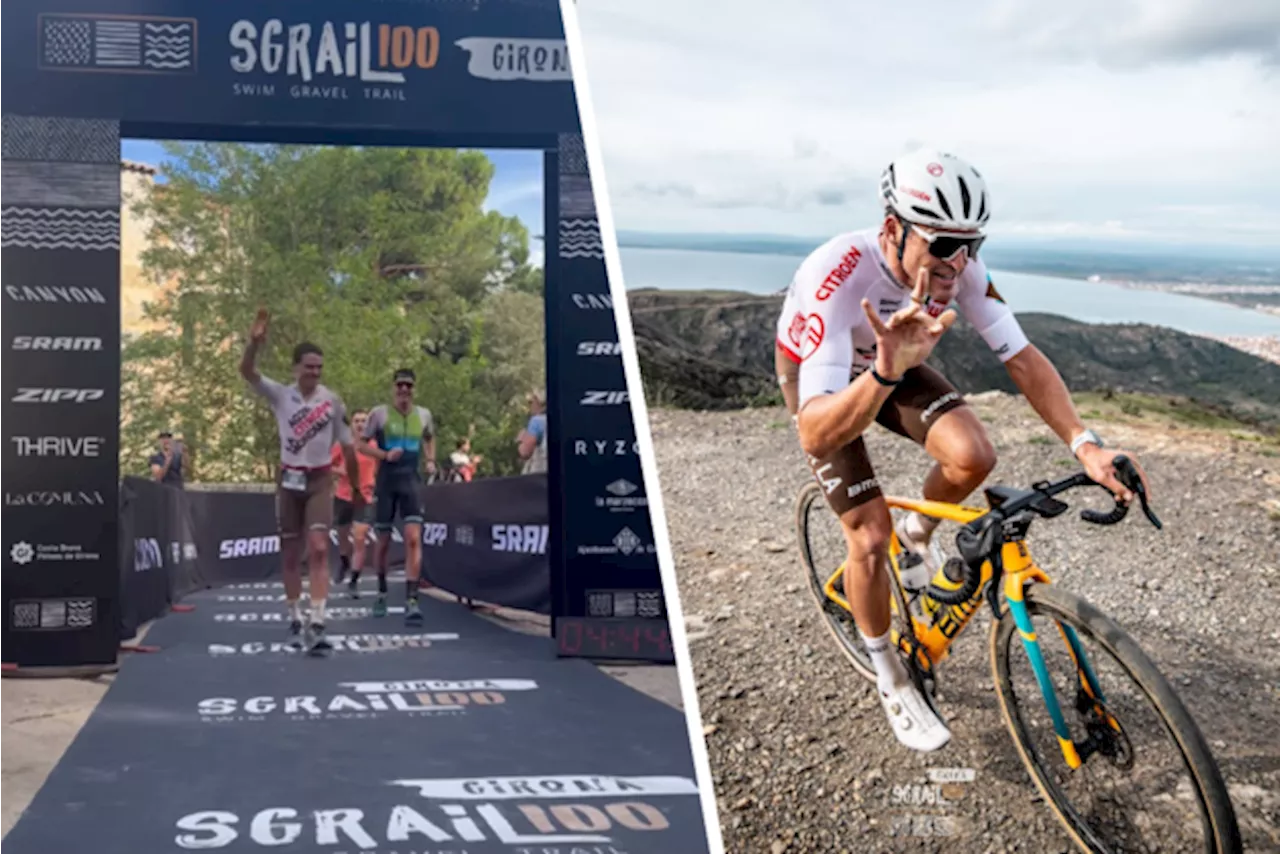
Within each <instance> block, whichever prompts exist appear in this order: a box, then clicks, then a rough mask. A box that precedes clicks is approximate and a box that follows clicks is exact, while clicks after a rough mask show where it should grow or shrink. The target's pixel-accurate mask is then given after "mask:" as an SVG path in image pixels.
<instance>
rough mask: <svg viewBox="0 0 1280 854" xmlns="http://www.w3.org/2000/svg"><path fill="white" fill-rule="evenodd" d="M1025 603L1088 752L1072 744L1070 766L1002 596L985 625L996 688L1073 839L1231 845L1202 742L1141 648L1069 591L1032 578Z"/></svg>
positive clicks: (1021, 747) (1148, 845) (1224, 806)
mask: <svg viewBox="0 0 1280 854" xmlns="http://www.w3.org/2000/svg"><path fill="white" fill-rule="evenodd" d="M1025 601H1026V606H1027V611H1028V614H1029V616H1030V617H1031V619H1032V624H1033V628H1034V631H1035V634H1036V637H1037V638H1038V640H1039V646H1040V650H1041V653H1042V654H1043V656H1044V658H1045V664H1046V666H1047V669H1048V673H1049V678H1050V679H1051V680H1052V683H1053V688H1054V691H1055V693H1056V694H1057V696H1058V702H1059V704H1060V705H1061V707H1062V712H1063V716H1064V717H1065V718H1066V721H1067V726H1068V729H1069V730H1070V733H1071V738H1072V740H1073V741H1074V742H1076V744H1077V745H1080V744H1082V743H1085V742H1087V743H1088V744H1089V745H1091V747H1092V748H1093V752H1091V753H1090V748H1085V749H1083V750H1082V751H1081V756H1082V758H1083V759H1084V763H1083V764H1082V765H1081V766H1080V767H1079V768H1077V769H1075V770H1072V769H1070V768H1069V767H1068V766H1067V764H1066V761H1065V759H1064V758H1063V755H1062V751H1061V748H1060V746H1059V743H1058V739H1057V736H1056V733H1055V731H1054V729H1053V726H1052V723H1051V722H1050V720H1049V714H1048V712H1047V709H1046V705H1045V700H1044V695H1043V694H1042V692H1041V690H1040V688H1039V685H1038V684H1037V682H1036V679H1035V676H1034V673H1033V671H1032V668H1031V665H1030V661H1029V659H1028V657H1027V654H1026V649H1025V647H1024V645H1023V642H1022V640H1021V639H1020V637H1018V636H1017V633H1016V629H1017V627H1016V625H1015V623H1014V620H1013V615H1012V614H1011V613H1010V612H1009V610H1008V606H1007V604H1006V606H1005V607H1004V609H1002V613H1001V618H1000V619H999V620H997V621H994V622H993V623H992V628H991V662H992V672H993V675H994V680H995V686H996V693H997V696H998V697H999V700H1000V708H1001V711H1002V712H1003V713H1004V718H1005V723H1006V725H1007V726H1008V727H1009V731H1010V733H1011V734H1012V735H1013V740H1014V744H1015V745H1016V746H1017V748H1018V752H1019V754H1020V755H1021V756H1022V760H1023V762H1024V764H1025V765H1026V766H1027V770H1028V771H1029V772H1030V773H1031V777H1032V779H1033V780H1034V782H1035V784H1036V787H1037V788H1038V789H1039V790H1040V793H1041V794H1042V795H1043V796H1044V799H1045V802H1046V803H1048V804H1049V806H1050V808H1051V809H1052V810H1053V811H1054V813H1055V814H1056V815H1057V816H1058V819H1059V820H1060V821H1061V822H1062V824H1063V825H1064V826H1065V827H1066V829H1067V832H1068V833H1069V834H1070V836H1071V838H1072V839H1073V840H1074V841H1075V843H1076V844H1077V845H1078V846H1079V847H1080V848H1081V849H1082V850H1084V851H1090V852H1147V851H1150V852H1157V851H1205V852H1209V854H1219V853H1221V854H1225V853H1226V852H1236V851H1240V850H1241V841H1240V832H1239V829H1238V827H1237V825H1236V818H1235V813H1234V811H1233V810H1232V807H1231V801H1230V798H1229V797H1228V794H1227V789H1226V785H1225V784H1224V782H1223V779H1222V774H1221V772H1220V771H1219V770H1218V766H1217V763H1215V762H1214V759H1213V756H1212V754H1211V753H1210V751H1209V747H1208V744H1207V743H1206V742H1205V739H1204V736H1203V735H1202V734H1201V733H1200V730H1199V728H1198V727H1197V726H1196V724H1195V721H1194V720H1193V719H1192V717H1191V714H1190V713H1189V712H1188V711H1187V709H1186V707H1185V706H1184V705H1183V704H1182V701H1181V700H1180V699H1179V698H1178V696H1177V694H1176V693H1175V692H1174V690H1173V688H1172V687H1171V686H1170V685H1169V683H1168V681H1167V680H1166V679H1165V678H1164V676H1163V675H1161V673H1160V671H1159V670H1158V669H1157V668H1156V666H1155V664H1154V663H1152V661H1151V659H1150V658H1148V657H1147V655H1146V653H1144V652H1143V651H1142V649H1141V648H1140V647H1139V646H1138V645H1137V643H1135V642H1134V641H1133V639H1132V638H1130V637H1129V636H1128V635H1127V634H1125V632H1124V630H1122V629H1121V628H1120V627H1119V626H1118V625H1117V624H1116V623H1115V622H1114V621H1113V620H1111V618H1109V617H1107V616H1106V615H1105V614H1103V613H1101V612H1100V611H1098V610H1097V609H1096V608H1094V607H1093V606H1092V605H1090V604H1089V603H1088V602H1086V601H1084V600H1083V599H1081V598H1080V597H1078V596H1075V595H1073V594H1071V593H1069V592H1067V591H1064V590H1061V589H1058V588H1055V587H1052V586H1049V585H1046V584H1038V583H1037V584H1031V585H1028V587H1027V590H1026V598H1025ZM1060 625H1065V626H1069V627H1071V628H1072V629H1074V631H1075V634H1076V636H1077V637H1078V638H1079V643H1080V646H1081V647H1082V648H1083V651H1084V654H1085V657H1086V659H1087V660H1088V662H1089V664H1090V665H1091V667H1092V669H1093V672H1094V674H1096V677H1097V684H1098V687H1099V688H1100V689H1101V693H1102V697H1103V702H1102V703H1101V704H1100V705H1099V704H1097V703H1095V702H1093V701H1092V700H1091V699H1090V697H1089V694H1088V693H1087V692H1086V691H1085V690H1084V689H1083V688H1082V684H1083V680H1082V679H1081V678H1080V676H1079V673H1080V670H1079V669H1078V668H1077V667H1076V665H1075V661H1074V658H1073V657H1072V655H1071V654H1070V652H1069V649H1070V648H1069V646H1068V644H1067V642H1066V635H1065V634H1064V633H1062V631H1061V629H1060V628H1059V626H1060ZM1099 709H1105V713H1106V714H1109V715H1110V716H1111V718H1112V719H1113V720H1114V722H1115V724H1116V725H1111V723H1110V722H1109V721H1107V719H1106V714H1103V713H1101V712H1100V711H1099ZM1086 754H1088V755H1086Z"/></svg>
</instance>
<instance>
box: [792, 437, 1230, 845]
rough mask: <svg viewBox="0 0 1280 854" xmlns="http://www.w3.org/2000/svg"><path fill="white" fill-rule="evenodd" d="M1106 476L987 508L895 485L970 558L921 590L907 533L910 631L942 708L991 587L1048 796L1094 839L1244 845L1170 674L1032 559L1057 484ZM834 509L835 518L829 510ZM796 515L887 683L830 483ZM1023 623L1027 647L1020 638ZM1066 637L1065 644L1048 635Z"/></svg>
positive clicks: (869, 671) (1003, 651) (1006, 668)
mask: <svg viewBox="0 0 1280 854" xmlns="http://www.w3.org/2000/svg"><path fill="white" fill-rule="evenodd" d="M1115 467H1116V474H1117V476H1118V477H1119V479H1120V480H1121V481H1122V482H1123V483H1124V484H1125V485H1126V486H1127V487H1128V488H1129V489H1130V490H1131V491H1132V492H1134V494H1135V495H1137V497H1138V500H1139V502H1140V503H1141V506H1142V510H1143V513H1145V514H1146V516H1147V519H1148V520H1150V522H1151V524H1152V525H1154V526H1155V527H1156V528H1157V529H1159V528H1161V527H1162V525H1161V523H1160V520H1159V519H1158V518H1157V517H1156V515H1155V514H1154V513H1153V512H1152V511H1151V508H1150V506H1149V505H1148V502H1147V495H1146V491H1145V489H1144V488H1143V485H1142V481H1141V478H1140V477H1139V476H1138V473H1137V470H1136V468H1135V467H1134V466H1133V463H1132V462H1131V461H1130V460H1128V459H1127V458H1125V457H1123V456H1121V457H1117V458H1116V461H1115ZM1098 485H1099V484H1097V483H1096V482H1095V481H1093V480H1092V479H1091V478H1089V477H1088V475H1086V474H1084V473H1082V472H1081V473H1077V474H1073V475H1071V476H1070V477H1067V478H1064V479H1062V480H1059V481H1055V482H1040V483H1036V484H1034V485H1033V486H1031V488H1030V489H1015V488H1011V487H1007V486H993V487H990V488H988V489H986V490H985V491H984V492H985V497H986V500H987V504H988V508H987V509H985V510H984V509H981V508H975V507H965V506H963V505H958V504H947V503H939V502H931V501H916V500H911V499H906V498H892V497H886V499H885V500H886V502H887V503H888V505H889V507H890V508H891V512H892V510H898V511H917V512H919V513H921V514H924V515H926V516H930V517H932V518H936V519H943V520H948V521H950V522H954V523H958V524H959V525H960V528H959V531H958V532H957V533H956V536H955V544H956V548H957V551H958V552H959V557H952V558H950V559H949V560H947V562H946V566H945V567H944V568H942V569H940V570H939V571H938V573H937V575H936V576H935V578H934V579H933V581H932V583H930V584H929V585H928V587H927V588H925V589H921V590H914V591H913V590H908V589H907V588H906V587H904V586H903V584H902V582H901V578H900V577H899V573H900V567H899V564H900V562H902V563H903V564H904V565H905V562H907V561H910V560H919V557H918V556H917V555H915V554H914V553H911V552H905V553H904V550H903V548H902V544H901V543H900V542H899V541H898V538H897V535H896V534H895V535H894V536H893V538H892V540H891V543H890V547H889V558H890V560H889V562H890V564H891V566H892V569H893V571H892V572H891V573H890V578H891V582H892V583H891V585H890V586H891V589H892V592H893V599H892V602H891V606H892V610H893V613H894V620H895V626H894V630H893V637H894V640H895V642H896V643H897V644H898V646H899V648H900V649H901V650H902V651H903V653H904V656H905V659H906V661H907V664H908V669H909V671H910V672H911V675H912V679H913V680H914V681H915V682H916V685H917V687H919V688H920V689H921V691H922V693H923V694H924V696H925V697H926V699H927V700H928V702H929V703H930V704H931V705H932V704H934V703H935V697H936V695H937V685H938V665H940V664H941V663H942V662H943V661H945V660H946V659H947V656H948V654H949V652H950V647H951V644H952V643H953V642H954V641H955V639H956V638H957V637H959V636H960V633H961V632H962V631H963V630H964V628H965V627H966V626H967V625H968V624H969V622H970V619H971V618H972V617H973V615H974V613H975V612H977V610H978V609H979V608H980V607H981V605H982V601H983V599H984V597H985V599H986V601H987V604H988V605H990V608H991V613H992V614H993V620H992V623H991V632H990V653H991V669H992V676H993V681H994V684H995V688H996V693H997V695H998V698H999V705H1000V708H1001V711H1002V712H1003V715H1004V720H1005V724H1006V725H1007V726H1008V729H1009V732H1010V734H1011V735H1012V736H1013V741H1014V745H1015V746H1016V747H1017V749H1018V753H1019V754H1020V756H1021V758H1022V761H1023V763H1024V764H1025V765H1026V767H1027V770H1028V771H1029V772H1030V774H1031V778H1032V780H1033V781H1034V782H1035V785H1036V786H1037V788H1038V789H1039V790H1040V793H1041V795H1042V796H1043V798H1044V801H1045V803H1046V804H1048V805H1049V807H1050V808H1051V809H1052V810H1053V812H1054V813H1055V814H1056V815H1057V817H1058V819H1059V820H1060V821H1061V823H1062V825H1063V826H1064V827H1065V828H1066V830H1067V833H1068V834H1069V835H1070V837H1071V839H1072V840H1074V841H1075V843H1076V844H1077V845H1078V846H1079V847H1080V848H1081V849H1082V850H1084V851H1090V852H1147V851H1150V852H1167V851H1205V852H1210V854H1221V853H1225V852H1236V851H1240V850H1241V840H1240V832H1239V829H1238V827H1237V825H1236V817H1235V812H1234V810H1233V809H1232V805H1231V800H1230V798H1229V796H1228V793H1227V788H1226V785H1225V783H1224V782H1223V778H1222V774H1221V772H1220V771H1219V769H1218V766H1217V763H1216V762H1215V761H1214V758H1213V755H1212V754H1211V753H1210V751H1209V746H1208V744H1207V743H1206V741H1205V739H1204V736H1203V735H1202V734H1201V732H1200V729H1199V728H1198V727H1197V726H1196V723H1195V721H1194V720H1193V719H1192V717H1191V715H1190V713H1189V712H1188V711H1187V709H1186V707H1185V706H1184V705H1183V703H1182V701H1181V700H1180V699H1179V698H1178V695H1177V694H1176V693H1175V691H1174V689H1173V687H1172V686H1171V685H1170V683H1169V681H1168V680H1167V679H1166V678H1165V677H1164V676H1163V675H1162V674H1161V673H1160V671H1159V670H1158V669H1157V668H1156V666H1155V664H1154V663H1152V661H1151V659H1150V658H1149V657H1148V656H1147V655H1146V653H1144V652H1143V651H1142V649H1141V648H1140V647H1139V646H1138V644H1137V643H1136V642H1135V641H1134V640H1133V639H1132V638H1131V637H1130V636H1129V635H1128V634H1126V633H1125V631H1124V630H1123V629H1121V628H1120V626H1119V625H1118V624H1117V623H1116V622H1115V621H1114V620H1112V619H1111V618H1110V617H1108V616H1107V615H1106V614H1103V613H1102V612H1101V611H1099V610H1098V609H1097V608H1096V607H1094V606H1093V605H1091V604H1090V603H1089V602H1087V601H1085V600H1084V599H1082V598H1081V597H1079V596H1077V595H1075V594H1073V593H1070V592H1068V591H1066V590H1063V589H1061V588H1060V587H1058V586H1054V585H1052V584H1051V583H1050V579H1049V576H1048V575H1047V574H1046V573H1045V571H1044V570H1043V569H1041V568H1040V567H1039V566H1037V565H1036V563H1035V561H1034V559H1033V558H1032V557H1031V552H1030V549H1029V548H1028V546H1027V541H1026V537H1027V533H1028V530H1029V529H1030V527H1031V523H1032V522H1033V521H1035V520H1036V519H1052V518H1054V517H1055V516H1059V515H1061V514H1062V513H1064V512H1065V511H1066V510H1067V504H1066V503H1064V502H1063V501H1061V500H1059V499H1058V498H1056V497H1055V496H1057V495H1061V494H1062V493H1065V492H1067V491H1068V490H1071V489H1075V488H1078V487H1083V486H1098ZM1129 509H1130V508H1129V506H1128V505H1126V504H1124V503H1122V502H1119V501H1117V502H1116V505H1115V507H1114V509H1112V510H1111V511H1109V512H1106V513H1103V512H1099V511H1096V510H1089V509H1086V510H1082V511H1081V513H1080V516H1081V518H1083V519H1084V520H1085V521H1086V522H1091V523H1094V524H1097V525H1114V524H1117V523H1118V522H1120V521H1121V520H1123V519H1124V518H1125V516H1126V515H1127V514H1128V512H1129ZM824 511H825V514H826V522H825V526H824V525H823V524H822V523H821V522H820V521H819V520H818V518H817V517H818V514H821V513H823V512H824ZM796 524H797V534H798V542H799V544H800V550H801V556H802V560H803V563H804V566H805V570H806V575H807V577H808V581H809V587H810V589H811V590H812V592H813V594H814V597H815V598H816V599H817V603H818V608H819V611H820V612H821V614H822V617H823V620H824V621H825V622H826V624H827V627H828V628H829V629H830V630H831V633H832V635H833V636H834V637H835V639H836V640H837V641H838V642H839V644H840V647H841V649H842V651H843V652H844V653H845V655H846V656H847V657H848V659H849V661H850V662H851V663H852V664H853V666H854V668H855V669H856V670H857V671H858V673H860V674H861V675H862V676H863V677H864V678H866V679H868V680H869V681H871V682H872V684H874V683H875V681H876V673H875V669H874V667H873V666H872V664H871V659H870V656H868V654H867V652H866V649H865V646H864V645H863V643H862V638H861V636H860V635H859V634H858V631H857V628H856V627H855V625H854V622H853V617H852V614H851V613H850V610H849V605H848V602H846V601H845V597H844V590H843V584H842V580H843V577H844V554H845V545H844V538H843V535H842V534H841V533H840V523H839V521H838V520H837V519H836V517H835V515H834V513H833V512H832V511H831V509H830V507H829V505H828V504H827V503H826V500H825V496H824V495H823V492H822V487H821V486H820V485H819V484H818V483H816V482H811V483H808V484H806V485H805V487H804V488H803V489H802V490H801V491H800V495H799V497H798V500H797V503H796ZM833 530H834V531H835V537H836V542H835V546H834V551H833V553H832V554H831V555H830V556H829V557H827V558H826V559H825V560H824V559H823V558H822V557H820V556H819V555H818V551H819V543H818V540H819V539H820V537H821V535H822V533H823V532H824V531H825V532H826V533H830V532H831V531H833ZM941 530H942V529H941V528H939V534H940V533H941ZM1015 634H1016V635H1017V636H1018V637H1019V638H1020V639H1021V641H1022V643H1021V644H1014V643H1012V640H1013V637H1014V635H1015ZM1050 637H1057V638H1058V639H1059V640H1061V644H1050V643H1048V642H1047V640H1048V638H1050ZM1042 639H1043V642H1042ZM1060 697H1062V698H1063V699H1064V700H1065V702H1062V701H1060V700H1059V698H1060ZM935 711H937V709H936V706H935Z"/></svg>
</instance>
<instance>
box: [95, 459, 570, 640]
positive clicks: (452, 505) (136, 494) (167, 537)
mask: <svg viewBox="0 0 1280 854" xmlns="http://www.w3.org/2000/svg"><path fill="white" fill-rule="evenodd" d="M422 498H423V508H424V511H423V516H424V520H423V525H422V542H423V548H422V554H423V559H422V575H423V577H424V578H426V579H427V580H428V581H429V582H430V583H432V584H434V585H435V586H437V587H439V588H441V589H443V590H446V591H448V592H449V593H452V594H454V595H455V596H459V597H461V598H464V599H472V600H477V601H481V602H487V603H490V604H493V605H501V606H504V607H508V608H517V609H520V610H524V611H533V612H536V613H540V614H550V613H551V577H550V571H549V565H548V562H547V540H548V532H549V529H548V524H547V477H546V475H526V476H523V477H509V478H486V479H483V480H477V481H473V482H471V483H448V484H432V485H430V486H424V487H422ZM120 510H121V512H120V542H121V544H122V548H121V554H120V620H119V624H120V636H121V638H131V637H133V636H134V635H136V634H137V631H138V627H139V626H141V625H142V624H143V623H145V622H147V621H148V620H152V619H155V618H156V617H158V616H160V615H161V614H163V613H164V612H165V611H167V610H168V609H169V607H170V606H171V605H173V604H175V603H177V602H178V601H179V600H181V599H182V597H183V596H186V595H187V594H189V593H191V592H193V591H196V590H202V589H206V588H211V587H224V586H226V585H229V584H236V583H240V582H246V581H262V580H265V579H268V578H275V577H278V576H279V574H280V556H279V555H280V537H279V536H278V535H277V533H276V528H275V496H274V495H273V494H271V493H262V492H197V491H182V490H178V489H174V488H173V487H170V486H163V485H161V484H158V483H155V482H154V481H150V480H145V479H142V478H134V477H130V478H125V480H124V482H123V484H122V485H121V488H120ZM372 540H373V534H372V533H370V534H369V546H368V552H367V555H368V562H367V564H366V565H367V566H368V567H370V570H369V571H370V572H372V566H373V563H372V555H373V546H372ZM337 546H338V540H337V534H336V532H334V533H332V535H331V536H330V560H331V561H334V560H336V559H337V552H338V549H337ZM403 562H404V537H403V531H402V528H401V526H400V523H398V522H397V524H396V528H395V531H394V532H393V535H392V543H391V552H390V556H389V563H390V565H392V566H400V565H402V564H403Z"/></svg>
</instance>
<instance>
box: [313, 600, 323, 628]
mask: <svg viewBox="0 0 1280 854" xmlns="http://www.w3.org/2000/svg"><path fill="white" fill-rule="evenodd" d="M324 601H325V600H323V599H312V600H311V623H312V625H316V624H319V625H321V626H323V625H324Z"/></svg>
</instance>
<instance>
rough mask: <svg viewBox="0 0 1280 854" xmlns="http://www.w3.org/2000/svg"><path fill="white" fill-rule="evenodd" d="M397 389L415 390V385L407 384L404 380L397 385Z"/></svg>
mask: <svg viewBox="0 0 1280 854" xmlns="http://www.w3.org/2000/svg"><path fill="white" fill-rule="evenodd" d="M396 388H408V389H412V388H413V383H411V382H405V381H404V380H400V381H399V382H397V383H396Z"/></svg>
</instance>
